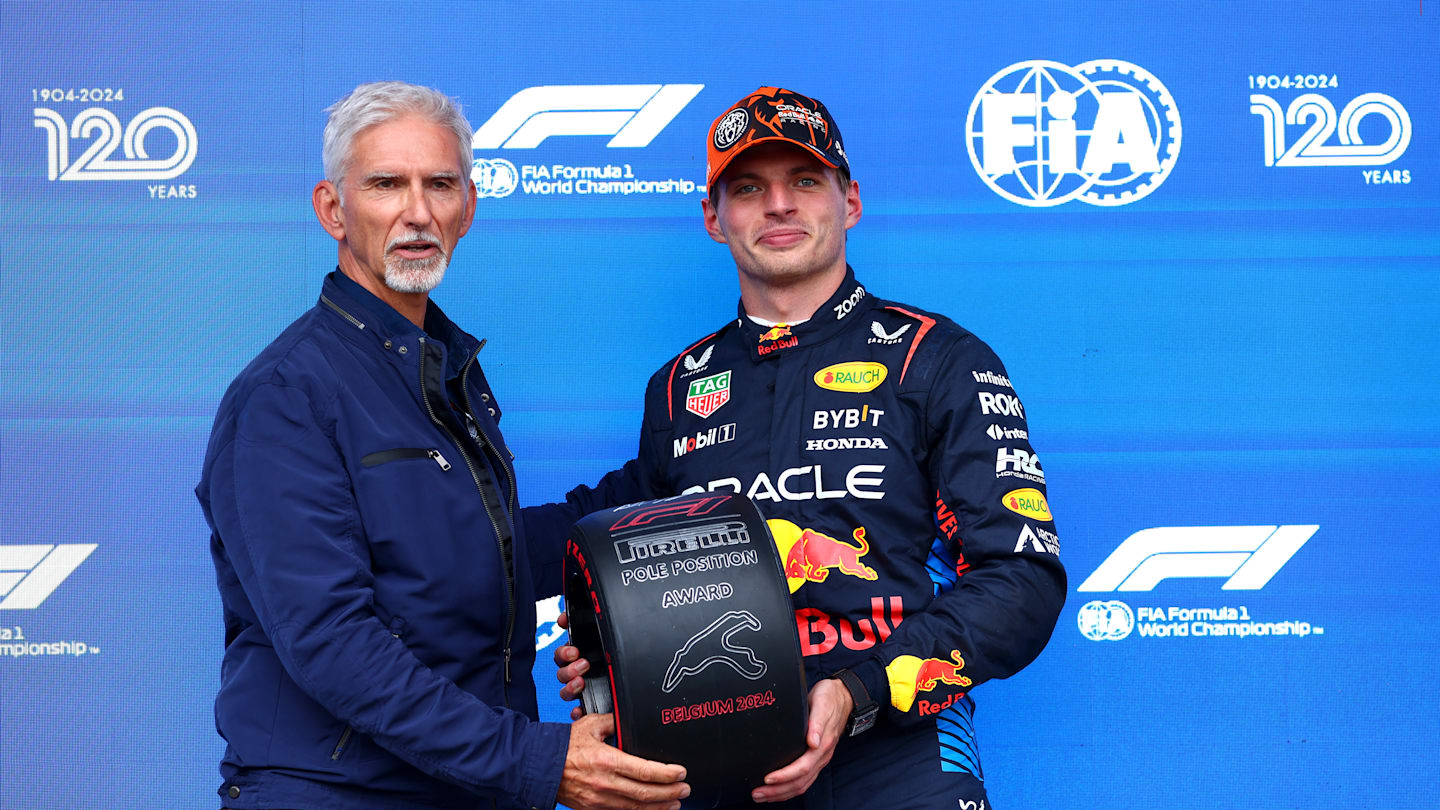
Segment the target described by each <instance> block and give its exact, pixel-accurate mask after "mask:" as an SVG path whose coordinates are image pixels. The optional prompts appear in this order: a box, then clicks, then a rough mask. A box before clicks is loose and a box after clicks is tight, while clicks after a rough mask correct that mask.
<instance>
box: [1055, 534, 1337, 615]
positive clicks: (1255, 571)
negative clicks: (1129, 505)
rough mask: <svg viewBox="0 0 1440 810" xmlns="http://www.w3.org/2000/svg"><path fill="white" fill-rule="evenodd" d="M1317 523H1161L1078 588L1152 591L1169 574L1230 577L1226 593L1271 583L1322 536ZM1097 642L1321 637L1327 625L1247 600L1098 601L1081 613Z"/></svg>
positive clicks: (1122, 548)
mask: <svg viewBox="0 0 1440 810" xmlns="http://www.w3.org/2000/svg"><path fill="white" fill-rule="evenodd" d="M1318 529H1319V526H1315V525H1272V526H1162V527H1157V528H1152V529H1143V530H1141V531H1138V532H1136V533H1134V534H1132V535H1130V536H1129V537H1128V538H1126V539H1125V541H1124V542H1123V543H1121V544H1120V546H1119V548H1117V549H1115V551H1114V553H1112V554H1111V555H1110V556H1109V557H1108V558H1107V559H1106V560H1105V561H1104V562H1103V563H1101V564H1100V567H1098V568H1096V569H1095V572H1094V573H1092V574H1091V575H1090V576H1089V577H1088V578H1086V580H1085V581H1084V582H1083V583H1081V584H1080V587H1079V588H1077V590H1078V591H1080V592H1082V593H1084V592H1089V593H1112V592H1122V593H1123V592H1149V591H1153V590H1154V589H1155V587H1156V586H1157V585H1158V584H1159V583H1161V582H1163V581H1164V580H1167V579H1188V578H1224V579H1225V583H1224V584H1223V585H1222V586H1221V587H1220V590H1224V591H1258V590H1260V589H1262V588H1264V587H1265V586H1266V585H1267V584H1268V583H1269V582H1270V580H1271V579H1272V578H1273V577H1274V576H1275V575H1276V574H1277V573H1279V571H1280V569H1281V568H1282V567H1284V565H1285V564H1286V563H1287V562H1289V561H1290V558H1291V557H1293V556H1295V553H1296V552H1297V551H1299V550H1300V548H1301V547H1302V546H1304V545H1305V543H1306V542H1307V541H1308V540H1309V539H1310V538H1311V536H1313V535H1314V534H1315V532H1316V531H1317V530H1318ZM1076 624H1077V627H1078V629H1079V631H1080V634H1081V635H1083V636H1084V637H1086V638H1088V639H1090V640H1091V641H1120V640H1122V639H1125V638H1128V637H1130V635H1131V634H1132V633H1137V634H1138V635H1139V636H1140V637H1141V638H1146V639H1177V638H1187V639H1188V638H1255V637H1282V636H1283V637H1294V638H1305V637H1309V636H1312V635H1314V636H1321V635H1324V633H1325V628H1323V627H1318V626H1316V625H1314V624H1312V623H1310V622H1307V621H1302V620H1298V619H1286V620H1281V621H1261V620H1258V619H1254V618H1252V617H1251V615H1250V607H1249V606H1248V605H1218V606H1216V605H1210V606H1200V607H1187V606H1177V605H1162V606H1155V605H1142V606H1132V605H1130V604H1127V603H1125V602H1122V601H1119V600H1114V599H1112V600H1094V601H1091V602H1087V603H1086V604H1084V605H1082V606H1081V608H1080V610H1079V612H1078V613H1077V614H1076Z"/></svg>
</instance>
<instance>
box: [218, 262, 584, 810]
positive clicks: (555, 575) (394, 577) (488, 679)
mask: <svg viewBox="0 0 1440 810" xmlns="http://www.w3.org/2000/svg"><path fill="white" fill-rule="evenodd" d="M481 345H482V344H481V343H478V342H477V341H476V340H475V339H474V338H472V337H471V336H469V335H467V334H465V333H464V332H462V331H461V330H460V329H458V328H457V327H456V326H455V325H454V324H453V323H451V322H450V321H449V319H447V318H446V317H445V315H444V313H443V312H441V311H440V308H439V307H437V306H436V305H435V304H434V303H433V302H431V303H430V304H429V307H428V314H427V317H426V322H425V329H424V330H423V331H422V330H421V329H419V328H417V327H416V326H414V325H413V324H411V323H410V322H409V321H407V320H405V319H404V318H402V317H400V315H399V314H398V313H397V312H395V311H394V310H393V309H392V308H390V307H389V306H388V305H386V304H384V303H383V302H381V301H380V300H379V299H378V298H376V297H374V296H373V295H371V294H370V293H369V292H367V291H366V290H364V289H363V288H361V287H360V286H359V285H358V284H355V283H354V282H353V281H351V280H349V279H347V278H345V277H344V276H342V275H341V274H340V273H339V272H336V273H332V274H331V275H330V276H329V277H327V278H326V280H325V283H324V287H323V289H322V292H321V295H320V301H319V303H317V304H316V306H315V307H314V308H313V309H311V310H310V311H308V312H307V313H305V314H304V315H303V316H301V317H300V319H299V320H297V321H295V323H293V324H291V325H290V327H289V328H287V329H286V330H285V332H284V333H282V334H281V335H280V337H278V338H276V340H275V341H274V342H273V343H271V344H270V345H269V346H268V347H266V348H265V350H264V351H262V352H261V353H260V356H259V357H257V358H255V360H254V361H253V362H252V363H250V365H249V366H247V367H246V368H245V370H244V371H242V372H241V373H240V375H239V376H238V377H237V378H236V379H235V381H234V382H233V383H232V384H231V385H230V389H229V390H228V391H227V392H226V394H225V397H224V400H223V401H222V402H221V404H220V409H219V413H218V415H217V416H216V418H215V427H214V431H213V433H212V434H211V437H210V444H209V448H208V450H207V452H206V457H205V466H204V473H203V476H202V478H201V481H200V484H199V486H198V487H197V488H196V494H197V495H198V497H199V498H200V503H201V505H202V507H203V508H204V511H205V517H206V520H207V521H208V522H209V524H210V528H211V531H212V535H211V552H212V555H213V557H214V561H215V569H216V573H217V576H218V580H219V587H220V595H221V600H222V602H223V604H224V617H225V658H224V665H223V668H222V670H221V687H220V692H219V695H218V696H217V697H216V700H215V719H216V725H217V727H218V729H219V731H220V733H221V735H222V736H223V737H224V738H225V740H226V742H227V747H226V752H225V758H224V761H223V762H222V765H221V772H222V775H223V776H224V779H225V781H224V784H223V785H222V787H221V788H220V795H221V797H222V800H223V802H224V804H225V806H227V807H235V808H261V807H267V808H268V807H284V808H299V809H302V810H308V809H309V808H396V809H397V810H398V808H413V807H417V806H423V807H436V808H467V809H468V808H475V807H477V806H481V804H482V798H481V797H485V798H488V799H493V800H494V802H495V804H496V805H498V806H500V807H549V806H551V805H553V804H554V801H555V794H556V790H557V788H558V785H559V780H560V775H561V772H562V769H563V765H564V759H565V752H566V748H567V746H568V744H569V729H568V726H567V725H564V724H555V723H539V722H537V713H536V705H535V689H534V684H533V683H532V681H531V677H530V672H531V667H532V666H533V662H534V658H535V649H534V641H533V639H534V636H533V632H532V631H533V629H534V626H535V605H534V603H535V599H536V598H537V596H547V595H550V594H552V593H555V592H557V591H558V588H559V580H560V578H559V568H558V565H559V557H560V553H561V549H560V546H559V543H558V542H557V543H555V544H553V546H554V547H553V548H546V549H540V550H539V551H538V552H535V557H536V558H535V559H532V558H531V555H532V549H530V548H528V547H527V544H526V543H524V542H523V537H524V532H523V527H522V525H521V518H520V515H519V514H518V512H517V509H516V490H515V478H514V472H513V467H512V466H511V460H512V459H511V456H510V453H509V450H508V449H507V448H506V446H505V442H504V440H503V439H502V438H501V435H500V429H499V427H498V424H497V422H498V419H499V416H500V412H499V407H498V406H497V405H496V403H495V398H494V394H493V393H492V392H491V391H490V388H489V386H488V385H487V384H486V382H485V378H484V374H483V373H482V372H481V371H480V368H479V365H478V364H477V363H476V354H477V353H478V352H479V350H480V348H481ZM452 403H453V405H452ZM472 430H473V432H472ZM537 583H538V584H537ZM483 804H484V805H485V806H490V803H489V802H483Z"/></svg>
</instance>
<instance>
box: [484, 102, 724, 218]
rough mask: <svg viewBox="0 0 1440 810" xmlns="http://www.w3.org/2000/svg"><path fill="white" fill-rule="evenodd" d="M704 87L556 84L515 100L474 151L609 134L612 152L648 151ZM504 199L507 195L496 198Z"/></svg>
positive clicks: (491, 122)
mask: <svg viewBox="0 0 1440 810" xmlns="http://www.w3.org/2000/svg"><path fill="white" fill-rule="evenodd" d="M704 87H705V85H703V84H554V85H541V86H539V87H527V88H525V89H524V90H521V91H520V92H518V93H516V94H515V95H513V96H511V97H510V99H509V100H508V101H506V102H505V103H504V104H502V105H501V106H500V109H498V110H496V111H495V114H494V115H492V116H490V120H488V121H486V122H485V124H484V125H483V126H481V127H480V128H479V129H477V130H476V131H475V138H474V140H473V141H472V142H471V145H472V147H473V148H475V149H534V148H535V147H537V146H539V145H540V144H541V143H543V142H544V141H545V139H546V138H550V137H552V136H557V135H611V136H614V137H612V138H611V139H610V142H609V143H607V144H606V146H608V147H610V148H612V149H618V148H639V147H644V146H649V145H650V142H651V141H652V140H654V139H655V136H656V135H659V134H660V131H661V130H663V129H664V128H665V126H666V125H667V124H669V123H670V122H671V121H672V120H673V119H674V118H675V116H677V115H679V114H680V111H681V110H683V109H685V105H687V104H689V103H690V100H691V99H693V98H695V96H696V95H697V94H699V92H700V91H701V90H702V89H703V88H704ZM497 196H503V195H497Z"/></svg>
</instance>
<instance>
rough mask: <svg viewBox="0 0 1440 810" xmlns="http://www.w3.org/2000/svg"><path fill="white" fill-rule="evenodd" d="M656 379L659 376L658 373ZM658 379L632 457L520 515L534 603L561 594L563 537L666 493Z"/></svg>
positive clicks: (652, 386) (651, 387) (653, 381)
mask: <svg viewBox="0 0 1440 810" xmlns="http://www.w3.org/2000/svg"><path fill="white" fill-rule="evenodd" d="M657 377H658V374H657ZM656 385H657V378H656V377H652V378H651V381H650V385H648V386H647V389H646V396H645V405H646V407H645V415H644V417H643V418H642V419H641V424H640V442H639V446H638V448H637V449H636V454H635V458H633V459H631V460H630V461H627V462H625V464H624V465H622V466H621V467H620V469H618V470H612V471H610V472H608V473H606V474H605V475H604V476H602V477H601V478H600V480H599V481H598V482H596V484H595V485H594V486H587V485H585V484H581V485H580V486H577V487H575V488H574V489H572V490H570V491H569V492H568V493H566V495H565V500H563V501H560V502H558V503H547V504H543V505H540V506H527V507H525V508H524V509H522V510H520V511H521V513H522V519H523V521H524V525H525V536H526V539H527V542H528V543H529V544H530V546H529V548H530V567H531V571H532V572H533V574H534V577H535V595H536V597H537V598H543V597H545V596H553V595H555V594H557V593H559V592H560V585H561V583H560V570H561V565H562V563H563V561H564V555H565V537H566V535H568V534H569V533H570V528H571V527H572V526H574V525H575V522H576V521H578V520H579V519H580V518H583V517H585V516H586V515H588V514H590V513H591V512H598V511H599V510H601V509H610V508H613V507H616V506H624V505H625V504H628V503H635V502H637V501H648V500H652V499H655V498H664V497H666V496H668V495H672V494H674V493H672V492H669V491H668V488H667V487H666V486H665V484H664V476H663V473H662V471H661V468H660V458H661V457H660V454H659V450H658V448H659V445H658V443H657V442H658V441H659V430H660V429H661V427H660V426H658V425H656V424H655V422H654V420H655V418H656V417H655V416H654V414H655V413H657V410H656V409H654V408H652V407H650V405H651V401H652V400H653V399H654V396H655V387H656Z"/></svg>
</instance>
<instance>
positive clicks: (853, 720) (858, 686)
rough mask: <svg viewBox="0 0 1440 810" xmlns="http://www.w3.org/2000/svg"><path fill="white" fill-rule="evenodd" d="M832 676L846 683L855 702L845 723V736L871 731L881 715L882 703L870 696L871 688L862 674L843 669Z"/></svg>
mask: <svg viewBox="0 0 1440 810" xmlns="http://www.w3.org/2000/svg"><path fill="white" fill-rule="evenodd" d="M830 677H832V678H834V679H836V680H838V681H840V683H843V684H845V688H846V689H848V690H850V699H851V700H852V701H854V703H855V708H854V709H852V710H851V711H850V720H849V722H847V723H846V724H845V736H846V737H854V736H855V735H857V734H863V733H865V732H867V731H869V730H870V727H871V726H873V725H875V719H876V718H877V717H879V716H880V704H878V703H876V702H875V701H874V700H873V699H872V698H871V697H870V690H868V689H866V688H865V684H864V683H863V682H862V681H861V680H860V676H859V675H856V674H855V673H853V672H851V671H850V670H848V669H842V670H840V671H839V672H836V673H835V674H834V675H831V676H830Z"/></svg>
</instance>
